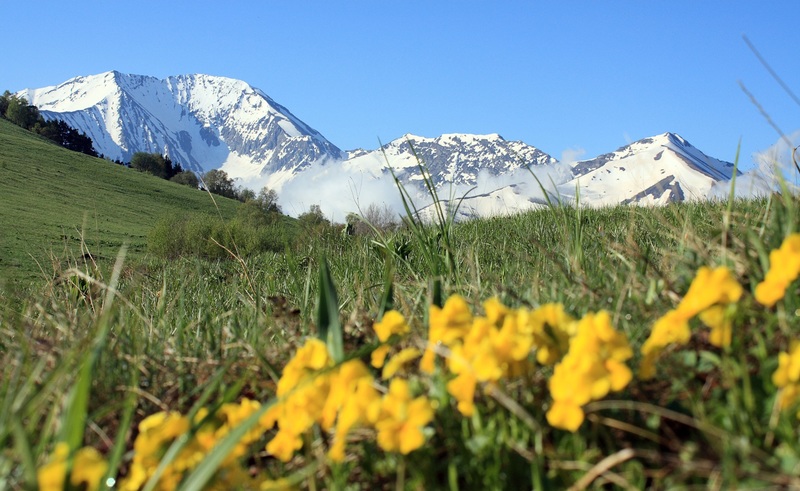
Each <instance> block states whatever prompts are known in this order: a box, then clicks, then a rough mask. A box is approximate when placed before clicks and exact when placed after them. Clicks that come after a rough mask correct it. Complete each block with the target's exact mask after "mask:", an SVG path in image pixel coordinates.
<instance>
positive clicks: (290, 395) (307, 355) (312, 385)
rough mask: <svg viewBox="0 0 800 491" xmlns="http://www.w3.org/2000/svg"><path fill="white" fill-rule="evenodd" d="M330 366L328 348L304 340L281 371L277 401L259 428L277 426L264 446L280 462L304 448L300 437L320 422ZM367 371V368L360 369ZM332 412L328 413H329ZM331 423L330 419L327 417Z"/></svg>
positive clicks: (329, 386)
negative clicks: (271, 437) (276, 430)
mask: <svg viewBox="0 0 800 491" xmlns="http://www.w3.org/2000/svg"><path fill="white" fill-rule="evenodd" d="M332 365H333V360H332V359H331V357H330V355H329V354H328V348H327V346H326V345H325V343H323V342H322V341H320V340H319V339H313V338H312V339H309V340H308V341H306V343H305V345H303V346H302V347H301V348H300V349H299V350H297V353H295V356H294V357H293V358H292V359H291V360H289V363H287V364H286V366H285V367H284V369H283V373H282V374H281V378H280V380H278V390H277V395H278V396H279V400H278V401H277V402H276V403H275V405H274V406H273V407H272V408H270V410H268V411H267V412H266V414H265V415H264V416H263V417H262V418H261V420H260V423H261V425H262V428H264V429H269V428H271V427H272V426H273V425H274V424H276V423H277V425H278V428H279V431H278V433H277V435H276V436H275V437H274V438H273V440H272V441H270V442H269V443H268V444H267V451H268V452H269V453H271V454H273V455H275V456H276V457H278V458H279V459H281V460H283V461H288V460H289V459H291V457H292V455H293V453H294V452H295V451H296V450H299V449H300V448H301V447H302V445H303V440H302V438H301V436H302V435H303V434H305V433H306V432H307V431H308V430H310V429H311V427H312V426H313V425H314V423H316V422H318V421H320V420H322V419H323V414H324V413H325V407H326V404H328V403H327V399H328V394H329V391H330V388H331V380H332V375H333V374H332V372H329V371H327V369H329V368H330V367H331V366H332ZM363 371H366V368H363ZM331 412H333V413H334V414H335V411H330V410H329V411H328V414H330V413H331ZM327 422H328V423H332V417H331V416H328V417H327Z"/></svg>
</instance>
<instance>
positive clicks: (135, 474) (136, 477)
mask: <svg viewBox="0 0 800 491" xmlns="http://www.w3.org/2000/svg"><path fill="white" fill-rule="evenodd" d="M189 427H190V422H189V419H188V418H187V417H186V416H183V415H182V414H180V413H179V412H177V411H171V412H165V411H162V412H158V413H155V414H152V415H150V416H148V417H146V418H145V419H143V420H142V421H141V423H139V435H138V436H137V437H136V440H135V441H134V442H133V450H134V455H133V461H132V463H131V471H130V472H129V474H128V476H127V479H125V480H124V481H123V482H122V484H121V488H122V489H123V490H137V489H140V488H141V487H142V486H143V485H144V483H145V482H147V480H148V479H149V478H150V476H152V475H153V473H154V472H155V471H156V469H157V468H158V466H159V464H160V462H161V458H162V457H163V455H164V453H165V452H166V451H167V448H169V446H170V445H171V444H172V442H173V441H175V439H176V438H178V437H179V436H181V435H183V434H185V433H187V432H188V431H189ZM200 460H202V455H201V456H199V457H198V456H197V455H196V451H195V449H194V448H192V447H191V446H187V447H186V448H184V449H183V450H182V451H181V452H180V453H179V454H178V456H176V457H175V459H174V460H173V461H172V462H171V463H170V464H169V465H168V466H167V467H166V468H165V469H164V471H163V472H162V474H161V479H159V481H158V488H157V489H174V488H175V486H177V484H178V483H179V482H180V480H181V478H182V477H183V473H184V471H186V470H187V469H190V468H191V467H192V466H193V465H196V464H197V462H199V461H200Z"/></svg>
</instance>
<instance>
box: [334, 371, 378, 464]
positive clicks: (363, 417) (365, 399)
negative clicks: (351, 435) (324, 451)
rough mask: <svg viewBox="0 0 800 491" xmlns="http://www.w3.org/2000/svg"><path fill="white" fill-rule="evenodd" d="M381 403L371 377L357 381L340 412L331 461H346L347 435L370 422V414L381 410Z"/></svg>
mask: <svg viewBox="0 0 800 491" xmlns="http://www.w3.org/2000/svg"><path fill="white" fill-rule="evenodd" d="M380 401H381V397H380V394H378V391H377V390H375V388H374V387H373V380H372V378H371V377H362V378H359V379H358V380H357V381H356V384H355V388H354V390H353V391H352V393H351V394H350V396H349V397H348V398H347V399H346V400H345V401H344V405H343V406H342V408H341V409H340V410H339V415H338V418H337V421H336V431H335V433H334V437H333V444H332V445H331V448H330V450H329V452H328V456H329V457H330V458H331V460H333V461H334V462H341V461H342V460H344V446H345V440H346V437H347V433H348V432H349V431H350V429H351V428H352V427H354V426H355V425H357V424H360V423H367V422H369V420H370V414H371V413H376V412H377V411H378V410H379V406H380Z"/></svg>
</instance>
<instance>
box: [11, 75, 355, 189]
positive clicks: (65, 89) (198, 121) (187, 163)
mask: <svg viewBox="0 0 800 491" xmlns="http://www.w3.org/2000/svg"><path fill="white" fill-rule="evenodd" d="M23 93H24V94H25V95H26V96H27V97H28V100H29V101H30V103H31V104H34V105H36V106H38V107H39V109H40V111H42V115H43V116H44V117H45V118H47V119H62V120H65V121H66V122H67V123H69V124H70V125H71V126H73V127H75V128H78V129H80V130H82V131H84V132H85V133H86V134H88V135H89V136H90V137H91V138H92V140H93V141H94V142H95V148H96V150H97V151H98V153H101V154H103V155H105V156H107V157H109V158H112V159H120V160H123V161H127V160H129V159H130V157H131V156H132V155H133V154H134V153H135V152H138V151H145V152H159V153H164V152H167V153H168V154H169V155H170V157H171V158H172V159H173V160H174V161H176V162H177V163H180V164H181V165H182V166H184V167H186V168H190V169H192V170H198V171H199V170H209V169H216V168H220V167H222V168H223V169H225V170H226V171H227V172H228V173H229V174H230V175H231V176H232V177H242V178H261V177H263V176H264V175H265V174H271V173H272V172H273V171H275V170H279V169H287V168H294V167H296V166H306V165H309V164H310V163H311V162H312V161H315V160H319V159H321V158H336V159H339V158H343V152H342V151H341V150H339V149H338V148H336V146H335V145H333V144H332V143H330V142H329V141H328V140H326V139H325V138H324V137H323V136H322V135H321V134H320V133H319V132H317V131H316V130H314V129H312V128H311V127H309V126H308V125H306V124H305V123H303V122H302V121H300V119H299V118H297V117H296V116H294V115H293V114H292V113H291V112H289V110H288V109H286V108H285V107H283V106H281V105H280V104H278V103H276V102H275V101H274V100H272V99H271V98H269V97H268V96H267V95H266V94H264V93H263V92H262V91H260V90H258V89H256V88H254V87H252V86H251V85H250V84H248V83H246V82H244V81H241V80H236V79H232V78H227V77H219V76H213V75H205V74H193V75H176V76H171V77H167V78H165V79H159V78H156V77H151V76H145V75H133V74H125V73H121V72H118V71H116V70H112V71H109V72H104V73H101V74H97V75H90V76H86V77H75V78H73V79H70V80H67V81H66V82H64V83H62V84H60V85H58V86H54V87H45V88H42V89H29V90H26V91H23Z"/></svg>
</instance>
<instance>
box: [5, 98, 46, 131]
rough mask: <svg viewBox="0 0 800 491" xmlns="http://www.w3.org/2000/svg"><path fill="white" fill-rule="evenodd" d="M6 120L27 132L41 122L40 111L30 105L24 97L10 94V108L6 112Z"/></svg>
mask: <svg viewBox="0 0 800 491" xmlns="http://www.w3.org/2000/svg"><path fill="white" fill-rule="evenodd" d="M5 118H6V119H7V120H9V121H11V122H12V123H14V124H15V125H17V126H21V127H23V128H25V129H26V130H27V129H30V128H32V127H33V125H35V124H36V122H37V121H38V120H39V110H38V109H36V107H34V106H30V105H28V101H27V100H26V99H25V98H24V97H17V96H15V95H13V94H10V95H9V96H8V106H7V107H6V110H5Z"/></svg>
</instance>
